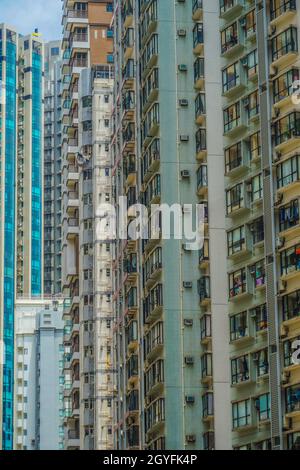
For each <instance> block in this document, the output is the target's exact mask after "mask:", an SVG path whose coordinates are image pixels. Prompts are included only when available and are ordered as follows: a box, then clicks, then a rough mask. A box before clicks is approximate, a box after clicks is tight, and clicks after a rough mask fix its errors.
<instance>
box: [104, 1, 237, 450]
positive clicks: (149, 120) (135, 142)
mask: <svg viewBox="0 0 300 470" xmlns="http://www.w3.org/2000/svg"><path fill="white" fill-rule="evenodd" d="M218 27H219V2H217V1H207V2H205V1H204V2H200V1H196V2H195V1H193V2H191V1H180V2H179V1H178V2H174V1H173V0H170V1H169V0H164V1H159V0H151V1H127V0H126V1H115V12H114V34H115V62H116V80H115V105H114V137H113V141H112V151H113V158H114V164H115V168H114V175H115V178H114V179H115V186H116V188H115V198H116V202H117V201H118V197H119V196H124V195H126V196H127V205H128V208H129V213H128V217H129V223H130V222H132V219H133V218H134V216H135V212H134V211H132V210H131V209H130V207H131V206H132V205H134V204H136V203H137V202H139V203H142V204H144V205H145V206H146V207H147V208H148V209H149V210H150V207H151V204H166V205H168V206H169V207H171V206H172V205H173V204H180V205H181V206H182V209H180V210H179V216H181V215H182V218H183V219H184V220H187V219H188V218H189V217H190V213H189V212H188V210H187V209H186V208H184V205H185V204H193V206H194V208H195V206H196V204H202V205H204V207H205V242H204V247H203V249H201V252H200V253H199V249H198V250H197V251H194V250H193V249H192V248H191V245H190V243H189V241H188V240H187V239H185V238H184V237H183V238H182V239H180V240H178V239H176V240H175V239H173V238H172V237H171V240H165V239H162V237H161V226H160V227H159V235H160V236H159V237H157V239H153V238H152V239H147V240H142V241H139V240H137V241H135V240H128V242H126V243H124V241H123V240H118V241H117V243H116V250H115V263H114V291H115V292H114V309H115V315H116V322H115V328H114V364H115V367H116V368H117V372H118V373H117V381H116V388H117V390H118V396H117V398H116V400H115V402H114V424H115V426H114V445H115V448H118V449H139V448H142V449H143V448H148V449H152V450H156V449H165V448H166V449H187V450H193V449H202V448H205V449H213V448H215V447H218V448H229V447H230V431H231V427H230V426H231V423H230V403H229V402H230V383H229V379H230V377H229V367H226V364H225V367H224V357H228V354H229V341H228V334H229V327H228V318H227V289H226V286H227V281H226V253H225V250H224V247H225V241H226V229H225V215H224V207H225V186H224V159H223V139H222V115H221V106H222V103H221V79H220V78H219V80H218V77H220V73H221V72H220V61H219V59H218V56H220V53H219V48H220V44H219V34H218ZM206 103H208V105H207V106H206ZM175 211H176V210H175ZM182 212H183V213H182ZM177 229H178V227H174V226H172V228H171V233H174V231H175V230H177ZM212 274H214V276H212ZM212 331H213V332H214V334H213V335H212ZM214 402H215V406H214Z"/></svg>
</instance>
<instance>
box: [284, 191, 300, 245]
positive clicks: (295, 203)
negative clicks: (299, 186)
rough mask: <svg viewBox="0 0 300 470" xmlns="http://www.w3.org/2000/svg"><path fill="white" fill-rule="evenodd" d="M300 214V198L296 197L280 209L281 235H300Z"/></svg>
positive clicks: (290, 236)
mask: <svg viewBox="0 0 300 470" xmlns="http://www.w3.org/2000/svg"><path fill="white" fill-rule="evenodd" d="M299 231H300V214H299V200H298V199H294V200H292V201H291V202H289V203H288V204H286V205H285V206H283V207H280V209H279V232H280V234H281V236H284V235H285V236H288V237H289V238H292V237H294V236H296V235H299Z"/></svg>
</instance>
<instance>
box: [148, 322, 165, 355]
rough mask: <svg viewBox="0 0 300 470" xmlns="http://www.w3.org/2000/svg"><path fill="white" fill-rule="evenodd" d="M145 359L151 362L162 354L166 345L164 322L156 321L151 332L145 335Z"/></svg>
mask: <svg viewBox="0 0 300 470" xmlns="http://www.w3.org/2000/svg"><path fill="white" fill-rule="evenodd" d="M144 345H145V350H144V354H145V360H146V361H147V362H149V363H151V362H153V360H154V359H155V358H156V357H158V356H159V355H160V353H161V352H162V350H163V345H164V324H163V322H158V323H156V324H155V325H154V326H153V327H152V328H151V329H150V330H149V332H148V333H147V334H146V335H145V339H144Z"/></svg>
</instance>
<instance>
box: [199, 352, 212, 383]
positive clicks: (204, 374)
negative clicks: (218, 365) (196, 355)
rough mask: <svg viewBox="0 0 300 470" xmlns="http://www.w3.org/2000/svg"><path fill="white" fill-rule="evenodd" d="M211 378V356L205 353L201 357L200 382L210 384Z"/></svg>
mask: <svg viewBox="0 0 300 470" xmlns="http://www.w3.org/2000/svg"><path fill="white" fill-rule="evenodd" d="M212 379H213V356H212V354H211V353H206V354H204V355H203V356H202V357H201V380H202V383H205V384H210V383H211V382H212Z"/></svg>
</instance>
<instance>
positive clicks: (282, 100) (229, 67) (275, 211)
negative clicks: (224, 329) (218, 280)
mask: <svg viewBox="0 0 300 470" xmlns="http://www.w3.org/2000/svg"><path fill="white" fill-rule="evenodd" d="M220 8H221V10H220V14H221V23H220V29H221V52H222V77H223V78H222V92H223V97H224V99H223V107H224V110H223V114H224V155H225V176H226V212H227V219H228V247H227V249H228V251H227V255H228V267H227V269H228V286H229V287H228V298H229V316H230V341H231V351H230V362H231V383H232V394H231V400H232V416H233V423H232V428H233V434H232V444H233V447H234V448H238V449H257V450H260V449H270V448H272V449H280V448H281V449H283V448H289V449H291V448H293V447H294V446H297V445H299V437H300V434H299V411H298V410H299V403H300V401H299V391H300V386H299V365H296V364H294V363H293V359H292V354H293V342H294V340H295V338H297V337H298V336H299V254H300V250H299V209H298V204H299V201H298V200H299V177H300V174H299V155H298V151H297V149H298V144H299V116H300V115H299V110H298V107H299V104H298V100H297V99H296V98H295V97H294V98H293V93H294V92H295V90H297V89H298V88H299V83H296V80H298V78H299V54H298V51H299V25H300V23H299V10H297V2H296V1H287V2H286V1H285V2H283V1H270V2H266V1H263V2H259V1H256V2H255V1H252V2H251V1H249V2H243V1H234V2H232V1H230V2H229V1H222V2H220Z"/></svg>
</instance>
